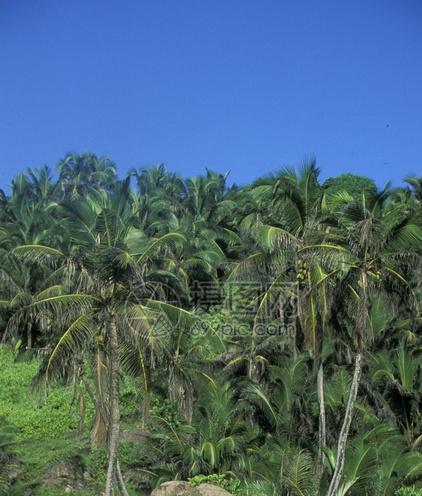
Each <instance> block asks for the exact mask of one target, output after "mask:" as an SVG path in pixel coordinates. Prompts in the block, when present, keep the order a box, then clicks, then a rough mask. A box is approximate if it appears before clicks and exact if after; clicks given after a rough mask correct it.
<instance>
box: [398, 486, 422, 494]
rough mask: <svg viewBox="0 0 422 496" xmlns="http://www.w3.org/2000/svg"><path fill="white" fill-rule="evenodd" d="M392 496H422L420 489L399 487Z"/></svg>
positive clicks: (421, 488) (421, 489)
mask: <svg viewBox="0 0 422 496" xmlns="http://www.w3.org/2000/svg"><path fill="white" fill-rule="evenodd" d="M394 496H422V487H415V486H411V487H401V488H400V489H398V490H397V491H396V492H395V493H394Z"/></svg>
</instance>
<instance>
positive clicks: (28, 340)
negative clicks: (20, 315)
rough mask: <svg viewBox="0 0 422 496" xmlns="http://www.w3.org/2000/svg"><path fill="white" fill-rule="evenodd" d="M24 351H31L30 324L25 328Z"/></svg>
mask: <svg viewBox="0 0 422 496" xmlns="http://www.w3.org/2000/svg"><path fill="white" fill-rule="evenodd" d="M26 349H27V350H31V349H32V323H31V322H29V324H27V326H26Z"/></svg>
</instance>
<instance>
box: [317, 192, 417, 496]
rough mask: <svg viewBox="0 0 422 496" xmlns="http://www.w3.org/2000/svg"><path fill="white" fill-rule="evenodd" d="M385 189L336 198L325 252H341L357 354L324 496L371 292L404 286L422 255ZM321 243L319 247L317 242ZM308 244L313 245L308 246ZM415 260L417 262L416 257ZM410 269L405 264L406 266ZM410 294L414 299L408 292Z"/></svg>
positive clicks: (413, 221)
mask: <svg viewBox="0 0 422 496" xmlns="http://www.w3.org/2000/svg"><path fill="white" fill-rule="evenodd" d="M388 198H389V192H388V189H384V190H383V191H381V192H379V193H377V194H375V195H372V196H370V197H368V196H367V195H365V194H363V195H362V198H361V199H360V201H353V200H352V199H351V198H347V197H345V196H343V197H342V198H339V204H338V206H337V212H336V219H337V222H338V231H337V233H336V234H337V235H338V236H343V240H342V242H341V241H340V243H339V244H338V245H334V244H333V245H326V246H325V247H323V249H324V250H326V251H327V252H333V253H337V254H340V258H341V259H342V263H343V266H344V277H343V280H342V284H341V285H340V287H339V289H338V290H339V291H340V293H342V294H345V292H346V291H347V292H349V294H350V295H351V300H350V301H353V302H355V308H354V310H353V312H354V314H355V319H354V320H355V326H354V339H355V344H356V354H355V363H354V373H353V380H352V384H351V388H350V394H349V399H348V403H347V407H346V411H345V415H344V419H343V425H342V428H341V432H340V435H339V439H338V446H337V457H336V464H335V468H334V472H333V476H332V479H331V483H330V487H329V489H328V493H327V494H328V496H334V495H335V494H337V491H338V488H339V485H340V482H341V479H342V475H343V469H344V461H345V451H346V443H347V438H348V435H349V430H350V425H351V421H352V413H353V408H354V405H355V401H356V397H357V393H358V388H359V384H360V379H361V374H362V361H363V354H364V350H365V346H366V344H368V341H367V336H368V333H367V325H368V310H369V300H370V292H371V290H372V289H373V288H374V287H380V286H382V285H384V286H386V287H388V290H389V291H390V292H391V291H394V290H397V284H399V285H400V286H404V287H408V282H407V280H406V274H402V269H403V268H405V269H406V263H407V264H409V263H410V261H412V260H413V262H415V261H416V262H417V261H418V260H419V257H420V242H421V241H422V226H421V224H420V219H419V216H418V215H415V214H410V215H409V214H408V213H407V212H406V211H404V212H403V210H402V209H401V208H398V207H397V205H394V204H389V202H388ZM319 248H321V247H319ZM309 249H312V247H309ZM417 263H418V262H417ZM407 269H408V267H407ZM410 296H411V299H412V295H410Z"/></svg>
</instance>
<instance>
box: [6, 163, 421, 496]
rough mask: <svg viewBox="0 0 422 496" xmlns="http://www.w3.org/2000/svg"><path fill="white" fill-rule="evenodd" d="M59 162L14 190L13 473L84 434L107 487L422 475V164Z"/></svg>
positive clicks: (245, 487) (9, 319) (9, 400)
mask: <svg viewBox="0 0 422 496" xmlns="http://www.w3.org/2000/svg"><path fill="white" fill-rule="evenodd" d="M57 169H58V175H57V177H53V175H52V174H51V172H50V170H49V169H48V168H46V167H45V168H42V169H39V170H35V171H34V170H29V171H28V172H27V173H25V174H20V175H18V176H17V177H15V179H14V180H13V184H12V189H11V193H10V195H7V194H5V193H3V192H2V193H1V195H0V222H1V228H0V283H1V284H0V289H1V296H0V297H1V327H0V338H1V340H2V343H3V346H4V347H7V348H9V351H7V352H6V351H3V352H2V353H3V354H0V358H1V359H2V371H1V374H2V375H3V377H2V384H5V385H6V386H5V388H4V392H2V395H3V398H2V399H3V407H0V415H3V416H4V417H5V420H2V421H1V423H0V460H4V461H3V462H2V467H3V468H2V469H1V471H0V493H1V491H3V492H5V494H8V492H7V491H12V490H13V486H16V485H19V480H12V479H11V478H10V477H8V476H7V473H8V470H9V472H10V471H11V470H12V469H8V468H7V467H8V466H9V465H10V466H12V465H16V464H17V465H19V463H24V462H22V460H21V461H20V462H19V456H20V455H21V458H23V455H22V450H21V445H20V443H22V442H26V441H25V440H28V439H40V440H41V439H43V441H44V442H46V439H48V438H51V440H52V441H51V442H53V440H54V439H56V438H58V439H59V440H60V439H62V440H63V439H67V437H68V436H69V435H72V436H73V435H75V436H76V438H74V437H73V438H72V439H73V441H72V442H71V443H70V444H68V448H69V447H72V449H73V450H74V455H75V456H76V455H77V454H78V453H79V455H78V456H81V457H83V458H84V459H85V460H87V459H88V460H89V463H88V462H87V463H88V466H89V467H91V468H90V470H91V471H93V472H96V474H95V477H94V479H93V480H91V482H90V483H89V484H88V485H87V487H88V486H90V487H91V486H93V485H94V486H95V484H96V483H98V484H102V485H105V488H106V490H105V494H106V495H111V494H113V490H114V491H115V492H114V494H116V493H117V491H119V493H120V494H123V495H125V494H131V491H132V488H134V489H136V490H137V491H138V490H140V489H149V488H151V487H154V486H156V485H157V484H159V483H160V482H162V481H165V480H171V479H175V478H181V479H185V480H190V481H191V483H192V485H196V484H197V483H199V482H201V481H204V480H205V481H211V482H214V483H217V484H218V485H221V486H222V487H225V488H226V489H228V490H229V491H231V492H232V493H233V494H239V495H241V494H248V495H265V494H268V495H291V496H293V495H302V496H305V495H307V496H311V495H318V494H320V495H329V496H335V495H336V496H339V495H342V496H344V495H350V496H353V495H364V494H371V495H373V496H378V495H379V496H381V495H383V496H388V495H394V494H419V493H420V487H421V481H422V454H421V452H420V447H421V443H422V431H421V425H422V414H421V409H420V405H421V396H422V391H421V383H422V370H421V369H422V368H421V360H420V358H421V338H420V331H421V327H422V319H421V317H420V316H419V313H418V304H419V302H420V299H421V276H422V264H421V255H422V248H421V247H422V205H421V200H422V180H421V178H420V177H408V178H406V184H407V186H405V187H401V188H396V189H392V188H390V187H389V186H387V187H386V188H384V189H383V190H378V189H377V188H376V186H375V185H374V184H373V182H372V181H370V180H369V179H367V178H362V177H357V176H353V175H351V174H346V175H342V176H339V177H338V178H331V179H329V180H328V181H326V182H325V183H324V184H322V183H321V182H320V180H319V170H318V169H317V167H316V165H315V163H314V162H310V163H307V164H305V165H304V166H303V167H301V168H300V170H298V171H296V170H294V169H285V170H282V171H280V172H279V173H277V174H275V175H273V176H268V177H262V178H259V179H257V180H256V181H255V182H253V183H252V184H249V185H246V186H243V187H237V186H235V185H234V186H228V184H227V177H226V176H223V175H221V174H217V173H215V172H212V171H208V170H207V172H206V175H204V176H200V177H194V178H190V179H187V180H185V179H182V178H181V177H179V176H178V175H176V174H172V173H169V172H167V171H166V170H165V168H164V167H163V166H158V167H155V168H151V169H142V170H134V171H132V172H131V173H130V174H129V175H128V176H127V177H126V178H125V179H123V180H120V179H118V177H117V175H116V170H115V166H114V164H113V163H112V162H111V161H110V160H108V159H104V158H98V157H96V156H95V155H92V154H85V155H78V156H74V155H69V156H67V157H65V159H64V160H63V161H61V162H60V163H59V165H58V168H57ZM0 352H1V350H0ZM12 355H13V356H14V359H15V360H17V363H22V361H23V360H27V363H28V364H27V366H26V368H25V369H19V368H16V369H15V368H13V367H12V366H11V365H10V362H8V360H10V357H11V356H12ZM3 362H4V363H3ZM6 362H7V363H8V364H9V365H7V366H3V365H4V364H6ZM11 370H12V371H15V372H16V371H18V370H25V373H24V375H23V376H22V378H21V379H20V383H19V384H20V386H19V387H21V385H22V381H23V382H24V383H25V384H28V386H29V385H31V386H32V388H33V391H34V393H33V394H34V395H35V396H38V401H39V402H40V404H44V405H48V404H50V405H52V404H54V402H56V405H57V408H53V409H52V411H51V413H48V416H49V420H48V421H47V422H42V423H41V425H39V424H38V423H37V421H38V420H37V419H39V418H40V417H39V414H38V413H37V412H38V411H39V410H37V409H35V408H34V409H32V407H31V410H29V411H25V415H20V414H19V410H18V408H20V407H19V404H20V402H21V403H22V405H21V408H22V409H23V408H24V405H23V403H24V402H27V401H26V400H22V397H21V396H20V393H18V392H17V391H18V389H16V391H15V390H14V389H13V388H14V387H15V386H14V384H16V382H15V381H14V380H13V379H12V378H9V379H7V378H6V376H5V375H4V374H8V373H10V371H11ZM15 372H13V373H15ZM16 373H17V372H16ZM8 384H9V386H8ZM16 387H17V388H18V386H16ZM43 396H46V397H47V402H46V403H43V400H42V397H43ZM31 398H33V397H32V396H31ZM31 401H33V400H32V399H31ZM34 407H35V405H34ZM63 408H70V410H68V411H67V414H64V410H63ZM54 411H55V413H54ZM28 419H29V420H28ZM10 424H13V425H14V427H12V426H11V425H10ZM122 426H123V429H122V428H121V427H122ZM15 429H17V430H15ZM122 430H123V431H124V432H123V434H122ZM72 431H73V434H71V433H72ZM127 433H129V434H130V433H132V434H137V438H136V440H135V441H134V440H133V436H132V438H131V441H130V442H127V439H126V440H124V442H123V444H122V436H123V438H124V437H125V436H126V435H127ZM2 439H3V440H4V441H2ZM75 439H77V441H75ZM88 441H89V442H88ZM88 444H89V446H88ZM14 446H17V448H16V449H15V448H14ZM81 453H82V454H81ZM95 460H98V463H97V464H96V462H95ZM78 463H82V462H81V461H80V460H79V461H78ZM93 467H96V468H95V469H94V468H93ZM17 479H18V478H17ZM16 487H17V486H16ZM92 490H93V491H94V492H93V493H92V494H96V492H95V491H99V489H92ZM11 494H12V493H11ZM16 494H17V493H16ZM29 494H31V493H29ZM34 494H35V493H34ZM52 494H53V493H52ZM75 494H76V493H75ZM80 494H82V493H80ZM84 494H85V493H84ZM89 494H90V493H89Z"/></svg>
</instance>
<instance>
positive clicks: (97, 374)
mask: <svg viewBox="0 0 422 496" xmlns="http://www.w3.org/2000/svg"><path fill="white" fill-rule="evenodd" d="M105 371H106V365H105V358H104V350H103V346H102V345H100V344H98V346H97V353H96V357H95V364H94V374H93V375H94V384H95V390H96V398H95V397H94V395H93V394H92V392H91V394H90V397H91V400H92V401H93V403H94V406H95V414H94V422H93V425H92V429H91V446H92V447H93V448H96V447H98V446H101V445H102V444H104V443H105V442H106V441H107V439H108V412H107V397H106V396H107V395H106V385H107V383H106V377H105ZM85 386H86V387H87V388H88V387H89V384H88V383H87V382H86V383H85Z"/></svg>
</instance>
